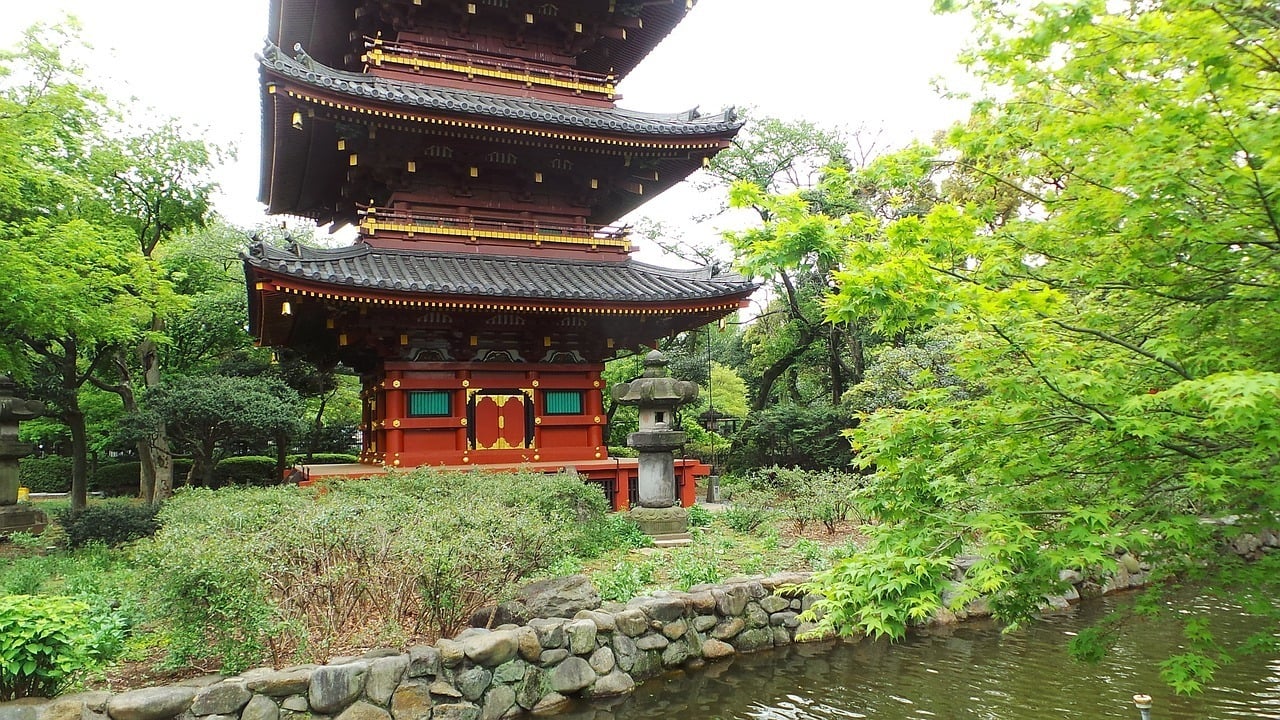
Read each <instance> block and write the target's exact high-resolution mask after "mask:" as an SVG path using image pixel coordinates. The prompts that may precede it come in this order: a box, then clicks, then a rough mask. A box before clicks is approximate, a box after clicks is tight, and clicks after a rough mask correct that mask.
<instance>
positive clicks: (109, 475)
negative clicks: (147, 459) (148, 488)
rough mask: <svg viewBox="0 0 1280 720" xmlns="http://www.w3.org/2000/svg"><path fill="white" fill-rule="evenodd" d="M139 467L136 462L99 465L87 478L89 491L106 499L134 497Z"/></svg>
mask: <svg viewBox="0 0 1280 720" xmlns="http://www.w3.org/2000/svg"><path fill="white" fill-rule="evenodd" d="M140 465H141V463H139V462H138V461H137V460H133V461H130V462H120V463H107V464H104V465H99V466H98V469H97V470H95V471H94V472H93V475H92V477H90V478H89V489H90V490H93V491H95V492H100V493H102V494H103V495H106V496H107V497H136V496H137V495H138V477H139V473H140V472H141V470H140V468H139V466H140Z"/></svg>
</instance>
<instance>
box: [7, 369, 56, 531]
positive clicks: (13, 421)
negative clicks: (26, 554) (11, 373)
mask: <svg viewBox="0 0 1280 720" xmlns="http://www.w3.org/2000/svg"><path fill="white" fill-rule="evenodd" d="M16 390H17V386H15V385H14V383H13V380H11V379H9V378H8V377H7V376H5V375H0V535H8V534H9V533H13V532H37V533H38V532H41V531H42V530H44V528H45V525H46V524H47V523H48V518H47V517H46V516H45V514H44V511H42V510H35V509H32V508H29V507H20V506H19V505H18V458H21V457H24V456H26V455H28V454H30V453H31V450H32V447H31V445H30V444H29V443H24V442H20V441H19V440H18V423H19V422H21V421H23V420H31V419H32V418H36V417H39V416H40V415H41V414H43V413H44V404H43V403H40V402H37V401H35V400H24V399H22V398H19V397H16V396H15V394H14V392H15V391H16Z"/></svg>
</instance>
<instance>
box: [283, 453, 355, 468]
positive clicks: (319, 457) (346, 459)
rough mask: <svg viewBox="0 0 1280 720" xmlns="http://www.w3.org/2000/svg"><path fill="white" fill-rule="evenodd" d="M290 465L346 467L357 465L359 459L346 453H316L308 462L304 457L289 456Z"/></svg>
mask: <svg viewBox="0 0 1280 720" xmlns="http://www.w3.org/2000/svg"><path fill="white" fill-rule="evenodd" d="M288 461H289V464H290V465H299V464H303V463H305V464H307V465H346V464H348V463H358V462H360V458H359V457H357V456H355V455H349V454H347V453H316V454H314V455H312V456H311V459H310V460H308V459H307V456H306V455H290V456H289V457H288Z"/></svg>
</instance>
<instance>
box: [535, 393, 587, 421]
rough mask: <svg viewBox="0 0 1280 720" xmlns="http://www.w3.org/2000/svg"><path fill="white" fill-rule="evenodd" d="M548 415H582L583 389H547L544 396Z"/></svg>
mask: <svg viewBox="0 0 1280 720" xmlns="http://www.w3.org/2000/svg"><path fill="white" fill-rule="evenodd" d="M542 399H543V402H545V403H546V408H547V414H548V415H581V414H582V391H581V390H547V391H546V392H545V393H544V394H543V396H542Z"/></svg>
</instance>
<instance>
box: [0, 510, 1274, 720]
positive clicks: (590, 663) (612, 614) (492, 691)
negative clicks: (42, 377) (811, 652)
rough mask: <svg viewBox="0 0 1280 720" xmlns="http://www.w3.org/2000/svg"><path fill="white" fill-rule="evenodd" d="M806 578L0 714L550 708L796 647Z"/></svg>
mask: <svg viewBox="0 0 1280 720" xmlns="http://www.w3.org/2000/svg"><path fill="white" fill-rule="evenodd" d="M1276 547H1280V535H1277V534H1275V533H1264V534H1262V535H1260V536H1252V535H1251V536H1242V537H1240V538H1237V539H1235V540H1234V541H1233V542H1232V543H1231V544H1230V545H1229V546H1228V549H1229V550H1230V551H1233V552H1236V553H1237V554H1240V555H1244V556H1246V557H1249V556H1256V555H1257V554H1259V553H1261V552H1265V551H1267V550H1270V549H1273V548H1276ZM975 561H976V558H973V557H960V558H957V560H956V562H955V564H954V577H953V580H954V581H955V582H956V583H959V581H960V580H962V579H963V577H964V573H965V572H966V571H967V570H968V568H969V567H971V566H972V565H973V563H974V562H975ZM1149 570H1150V568H1149V567H1147V566H1146V565H1145V564H1144V563H1143V562H1141V561H1140V560H1139V559H1137V558H1136V557H1134V556H1132V555H1129V554H1125V555H1121V556H1120V557H1119V558H1117V569H1116V572H1115V573H1114V574H1113V575H1111V576H1109V577H1107V578H1104V579H1100V580H1098V579H1092V578H1088V577H1085V576H1084V575H1082V574H1080V573H1077V572H1073V571H1064V573H1063V574H1062V579H1063V580H1064V581H1065V582H1066V583H1067V587H1068V590H1067V592H1066V593H1065V594H1063V595H1058V596H1051V597H1046V598H1045V603H1044V607H1045V608H1046V609H1054V608H1066V607H1068V606H1069V605H1071V604H1072V603H1074V602H1077V601H1078V600H1080V599H1081V598H1088V597H1096V596H1100V595H1105V594H1108V593H1111V592H1117V591H1121V590H1127V589H1129V588H1134V587H1139V586H1141V585H1144V584H1146V582H1147V577H1148V572H1149ZM807 579H808V576H807V575H805V574H786V575H777V576H773V577H767V578H741V579H737V580H730V581H726V582H725V583H721V584H717V585H705V586H699V587H694V588H691V589H690V590H689V592H671V593H657V594H655V595H654V596H651V597H641V598H635V599H633V600H631V601H630V602H628V603H626V604H617V603H607V604H604V605H600V604H599V600H598V598H596V599H594V600H589V601H588V606H589V608H588V609H581V610H577V611H576V612H570V611H569V610H565V609H564V608H565V607H566V606H565V605H564V603H563V600H564V598H563V597H557V598H555V602H554V603H552V604H551V605H549V606H548V607H557V605H556V603H559V604H558V607H559V608H560V609H559V610H557V611H556V612H560V613H563V614H566V615H567V614H572V615H573V617H571V618H566V617H535V618H533V619H531V620H527V621H525V622H523V623H521V624H508V625H502V626H499V627H497V628H495V629H493V630H488V629H483V628H472V629H469V630H466V631H464V632H462V633H461V634H460V635H458V636H457V637H455V638H452V639H442V640H439V641H437V642H436V644H435V645H430V646H419V647H413V648H410V649H409V650H408V652H403V653H402V652H399V651H397V650H374V651H371V652H369V653H366V654H364V655H362V656H360V657H345V658H334V659H333V660H331V661H330V662H329V663H328V664H327V665H301V666H297V667H290V668H285V669H282V670H274V669H271V668H259V669H256V670H250V671H247V672H244V673H241V674H240V675H238V676H235V677H221V676H210V677H206V678H201V679H197V680H192V681H187V682H184V683H179V684H177V685H172V686H166V687H155V688H147V689H142V690H134V691H131V692H125V693H120V694H116V695H112V694H110V693H107V692H89V693H79V694H75V695H66V696H63V697H60V698H57V699H55V700H52V701H47V700H36V699H30V700H26V701H21V702H18V703H8V704H4V705H0V720H170V719H172V718H179V719H180V720H496V719H497V718H503V717H512V716H515V715H519V714H522V713H524V712H526V711H534V712H537V713H554V712H555V711H556V709H557V708H558V707H561V706H563V705H565V704H567V703H568V702H569V701H570V699H571V698H602V697H611V696H618V695H625V694H627V693H630V692H631V691H632V690H634V689H635V686H636V683H637V682H641V681H643V680H645V679H647V678H651V677H654V676H657V675H659V674H661V673H663V672H667V671H670V670H676V669H679V668H687V667H697V666H698V665H700V664H702V663H705V662H714V661H717V660H724V659H727V658H731V657H733V656H734V655H736V654H738V653H748V652H754V651H757V650H763V649H767V648H772V647H777V646H781V645H787V644H790V643H793V642H796V637H797V635H804V634H806V633H809V631H811V630H813V629H814V626H813V625H811V624H807V623H802V622H800V619H799V614H800V613H801V612H802V611H804V610H807V609H808V608H809V607H810V606H811V605H812V604H813V602H814V601H815V600H816V599H817V596H813V595H809V596H803V597H783V596H780V595H778V594H776V593H775V590H777V588H779V587H780V586H783V585H787V584H793V583H799V582H803V581H804V580H807ZM570 580H573V579H570ZM577 581H578V584H579V585H584V584H586V583H585V581H584V580H583V579H582V578H577ZM588 587H589V585H588ZM553 594H554V593H553ZM591 594H594V590H591ZM944 599H945V597H944ZM526 608H527V609H531V610H533V614H550V613H548V612H546V611H543V612H541V613H539V612H538V605H537V603H535V602H533V601H530V602H529V603H527V604H525V605H521V609H526ZM495 612H496V611H495ZM990 614H991V611H990V609H989V607H988V606H987V603H986V602H985V601H984V600H977V601H975V602H973V603H970V604H969V605H968V606H967V607H965V608H963V609H961V610H958V611H955V612H953V611H950V610H942V611H939V612H938V613H937V614H936V615H935V616H934V617H933V618H932V620H931V622H930V624H946V623H953V622H959V621H962V620H966V619H970V618H979V617H986V616H989V615H990ZM493 616H494V615H490V617H493ZM806 637H807V636H806Z"/></svg>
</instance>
